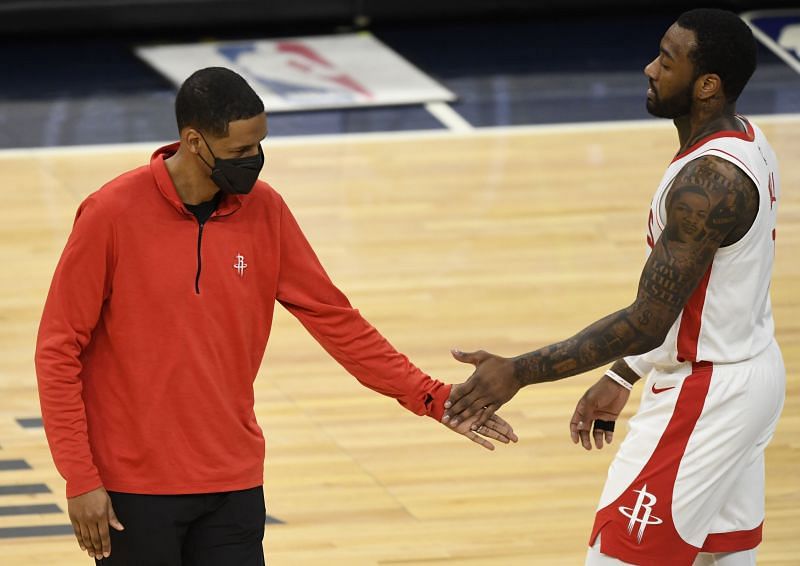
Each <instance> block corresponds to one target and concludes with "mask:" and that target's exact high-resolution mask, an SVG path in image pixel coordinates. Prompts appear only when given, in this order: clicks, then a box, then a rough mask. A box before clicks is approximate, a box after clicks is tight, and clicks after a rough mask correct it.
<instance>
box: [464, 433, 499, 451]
mask: <svg viewBox="0 0 800 566" xmlns="http://www.w3.org/2000/svg"><path fill="white" fill-rule="evenodd" d="M464 436H466V437H467V438H469V439H470V440H471V441H472V442H474V443H475V444H480V445H481V446H483V447H484V448H486V449H487V450H494V444H492V443H491V442H489V441H488V440H486V439H485V438H483V437H482V436H480V435H479V434H475V433H474V432H473V431H471V430H468V431H467V432H466V433H464Z"/></svg>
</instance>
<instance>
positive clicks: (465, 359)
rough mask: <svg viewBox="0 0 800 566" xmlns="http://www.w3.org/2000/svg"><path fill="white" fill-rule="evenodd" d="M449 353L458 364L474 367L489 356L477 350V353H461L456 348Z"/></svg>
mask: <svg viewBox="0 0 800 566" xmlns="http://www.w3.org/2000/svg"><path fill="white" fill-rule="evenodd" d="M450 353H451V354H452V355H453V357H454V358H455V359H457V360H458V361H459V362H462V363H465V364H472V365H474V366H477V365H478V364H479V363H481V362H482V361H483V360H485V359H486V357H487V356H488V355H489V354H488V353H486V352H485V351H483V350H478V351H477V352H462V351H461V350H459V349H458V348H453V349H451V350H450Z"/></svg>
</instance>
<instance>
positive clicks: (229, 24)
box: [0, 0, 800, 148]
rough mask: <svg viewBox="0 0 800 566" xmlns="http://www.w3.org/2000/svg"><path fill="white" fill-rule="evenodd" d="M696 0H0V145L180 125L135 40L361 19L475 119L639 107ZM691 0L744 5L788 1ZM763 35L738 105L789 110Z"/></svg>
mask: <svg viewBox="0 0 800 566" xmlns="http://www.w3.org/2000/svg"><path fill="white" fill-rule="evenodd" d="M697 5H698V4H697V3H689V2H681V1H673V2H667V1H661V0H627V1H624V0H617V1H591V0H558V1H553V0H543V1H524V0H497V1H492V2H489V1H483V0H427V1H424V2H413V1H412V2H409V1H391V0H303V1H292V0H224V1H215V0H27V1H26V0H0V33H1V34H2V52H3V57H2V58H1V59H0V77H2V81H1V82H0V124H2V128H0V147H6V148H10V147H41V146H59V145H75V144H104V143H123V142H137V141H156V140H158V141H161V140H170V139H173V138H175V137H176V134H177V133H176V131H175V128H174V126H173V124H174V120H173V115H172V99H173V97H174V94H175V91H176V86H175V84H174V83H172V82H170V81H169V80H167V79H166V78H165V77H164V76H163V75H162V74H160V73H159V72H157V71H156V70H154V69H153V68H152V67H150V66H149V65H148V64H147V63H145V62H144V61H143V60H142V59H141V58H139V57H137V55H136V54H135V51H134V50H135V48H137V47H140V46H148V45H159V44H171V43H193V42H205V41H209V40H242V39H263V38H285V37H298V36H317V35H332V34H334V35H335V34H347V33H353V32H361V31H368V32H370V33H371V34H373V35H374V36H375V37H376V38H377V39H378V40H379V41H381V42H383V43H384V44H385V45H386V46H388V47H389V48H390V49H392V50H394V51H395V52H396V53H398V54H399V55H400V56H401V57H403V58H405V59H406V60H407V61H408V62H410V63H411V64H412V65H414V66H415V67H417V68H418V69H419V70H421V71H422V72H423V73H425V74H427V75H429V76H430V77H431V78H433V79H434V80H435V81H437V82H438V83H439V84H441V85H443V86H444V87H445V88H447V89H449V90H450V91H451V92H452V93H453V95H454V97H455V99H454V101H453V102H452V103H451V104H450V105H449V106H450V108H451V109H452V110H454V111H455V112H456V113H457V114H458V116H456V117H455V119H456V120H458V118H459V117H460V118H463V120H464V121H466V123H467V124H468V125H470V126H473V127H484V126H509V125H511V126H513V125H525V124H548V123H565V122H566V123H568V122H587V121H605V120H628V119H647V118H648V116H647V114H646V112H645V110H644V104H643V92H644V90H645V89H646V83H645V80H644V77H643V75H642V69H643V67H644V65H646V64H647V63H648V62H649V61H650V60H651V59H652V58H653V57H654V55H655V54H656V52H657V48H658V40H659V38H660V37H661V35H662V34H663V32H664V31H665V30H666V28H667V27H668V26H669V25H670V23H671V22H672V21H674V19H675V17H676V16H677V15H678V14H680V12H681V11H683V10H685V9H687V8H691V7H695V6H697ZM702 5H704V6H716V7H724V8H728V9H731V10H734V11H737V12H742V11H746V10H756V9H758V10H764V9H769V8H773V9H774V8H785V7H788V6H791V5H792V3H791V2H787V1H781V0H776V1H760V2H759V1H747V0H730V1H727V2H706V3H702ZM761 49H762V52H761V54H760V60H759V65H760V66H759V71H758V73H757V76H756V79H755V80H754V81H753V82H752V83H751V86H750V87H749V88H748V90H747V91H746V93H745V95H744V97H743V98H742V100H741V104H740V110H741V111H743V112H745V113H749V114H772V113H793V112H798V111H800V74H798V73H796V72H793V71H792V69H791V68H790V67H789V66H788V65H786V64H784V63H782V62H781V61H780V60H779V59H778V58H777V57H776V56H775V55H773V54H772V53H771V52H770V51H769V50H767V49H766V48H764V47H763V46H762V47H761ZM267 111H268V112H270V111H271V109H270V108H269V107H268V108H267ZM451 115H452V113H451ZM270 118H271V121H270V135H271V136H283V135H298V134H331V133H344V132H347V133H353V132H376V131H396V130H420V129H424V130H427V129H441V128H444V127H447V124H446V123H445V124H443V123H442V120H441V118H437V117H436V116H434V115H432V113H431V112H430V111H428V109H426V108H425V107H424V105H421V104H405V105H402V106H389V107H387V106H380V107H369V108H354V109H344V110H321V111H313V112H299V113H298V112H281V113H280V114H278V113H275V114H272V115H271V116H270ZM462 125H463V124H462Z"/></svg>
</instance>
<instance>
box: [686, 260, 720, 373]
mask: <svg viewBox="0 0 800 566" xmlns="http://www.w3.org/2000/svg"><path fill="white" fill-rule="evenodd" d="M712 265H713V263H712V264H711V265H709V266H708V269H707V270H706V274H705V275H703V278H702V279H701V280H700V283H698V285H697V288H696V289H695V290H694V292H693V293H692V296H691V297H689V301H688V302H687V303H686V306H684V307H683V314H682V315H681V325H680V328H679V329H678V341H677V345H678V361H679V362H687V361H688V362H696V361H697V342H698V341H699V340H700V326H701V324H702V322H703V306H704V305H705V302H706V293H707V292H708V281H709V279H711V267H712Z"/></svg>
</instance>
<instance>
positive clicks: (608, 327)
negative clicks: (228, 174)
mask: <svg viewBox="0 0 800 566" xmlns="http://www.w3.org/2000/svg"><path fill="white" fill-rule="evenodd" d="M666 204H667V224H666V226H665V228H664V232H663V233H662V234H661V237H660V238H659V239H658V241H657V242H656V244H655V247H654V248H653V251H652V253H651V254H650V257H649V258H648V260H647V263H646V264H645V266H644V270H643V271H642V275H641V278H640V280H639V290H638V293H637V296H636V300H635V301H634V302H633V303H632V304H631V305H630V306H628V307H626V308H624V309H622V310H619V311H617V312H615V313H612V314H610V315H608V316H606V317H604V318H602V319H600V320H598V321H597V322H595V323H594V324H592V325H590V326H588V327H587V328H585V329H584V330H582V331H581V332H579V333H578V334H576V335H575V336H573V337H571V338H568V339H566V340H563V341H561V342H558V343H555V344H552V345H550V346H545V347H544V348H540V349H539V350H535V351H533V352H529V353H527V354H523V355H520V356H517V357H514V358H502V357H499V356H495V355H492V354H488V353H486V352H482V351H481V352H475V353H472V354H465V353H462V352H453V355H454V356H455V357H456V359H458V360H460V361H463V362H467V363H472V364H474V365H475V366H476V370H475V373H473V374H472V376H471V377H470V379H469V380H468V381H467V382H466V383H465V384H464V387H462V388H460V389H459V398H458V399H456V398H451V399H450V401H449V411H448V412H447V414H446V415H445V419H448V420H451V422H452V421H456V422H457V421H459V420H463V419H465V418H469V417H471V416H472V415H474V414H475V413H476V412H478V411H481V410H482V409H483V408H485V410H484V412H483V415H482V417H481V418H482V419H483V418H488V417H489V416H490V415H491V414H493V413H494V411H496V410H497V409H498V408H499V407H500V406H501V405H502V404H504V403H505V402H507V401H508V400H509V399H511V397H513V396H514V395H515V394H516V392H517V391H518V390H519V389H520V388H521V387H524V386H525V385H531V384H535V383H542V382H546V381H556V380H559V379H564V378H565V377H569V376H572V375H575V374H578V373H583V372H585V371H588V370H591V369H594V368H596V367H599V366H601V365H604V364H607V363H609V362H613V361H615V360H619V359H620V358H622V357H623V356H628V355H633V354H642V353H645V352H649V351H650V350H652V349H654V348H656V347H657V346H659V345H661V343H663V341H664V339H665V337H666V335H667V333H668V332H669V329H670V327H671V326H672V324H673V323H674V322H675V319H676V318H677V317H678V315H679V314H680V312H681V310H682V309H683V307H684V305H685V304H686V301H687V300H688V299H689V297H690V296H691V294H692V292H693V291H694V289H695V287H697V285H698V283H699V282H700V280H701V279H702V278H703V276H704V275H705V273H706V271H707V270H708V268H709V266H710V265H711V262H712V260H713V258H714V254H715V253H716V251H717V249H718V248H719V247H721V246H725V245H729V244H732V243H734V242H737V241H738V240H739V239H740V238H741V237H742V236H744V234H746V233H747V231H748V230H749V229H750V226H752V224H753V221H754V220H755V217H756V214H757V213H758V190H757V189H756V187H755V185H754V184H753V182H752V181H751V180H750V178H749V177H748V176H747V175H745V174H744V173H743V172H742V171H741V170H740V169H739V168H737V167H736V166H734V165H732V164H731V163H730V162H728V161H725V160H724V159H720V158H717V157H713V156H705V157H701V158H698V159H696V160H694V161H691V162H690V163H688V164H687V165H686V166H685V167H684V168H683V169H682V170H681V171H680V172H679V173H678V175H677V176H676V178H675V180H674V181H673V184H672V187H671V188H670V190H669V193H668V195H667V202H666ZM620 363H624V361H623V362H620ZM620 367H621V366H620ZM447 406H448V405H446V407H447ZM478 424H482V423H480V422H479V423H478Z"/></svg>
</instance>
